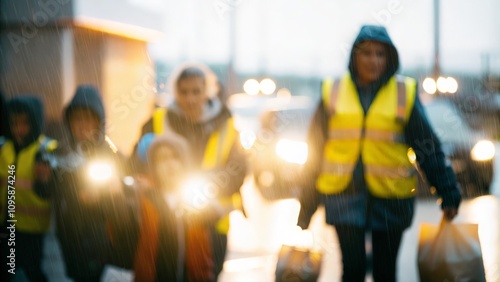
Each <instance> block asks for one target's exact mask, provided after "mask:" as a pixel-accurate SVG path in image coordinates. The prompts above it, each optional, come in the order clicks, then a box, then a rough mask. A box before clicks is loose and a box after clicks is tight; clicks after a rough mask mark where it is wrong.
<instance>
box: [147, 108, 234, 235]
mask: <svg viewBox="0 0 500 282" xmlns="http://www.w3.org/2000/svg"><path fill="white" fill-rule="evenodd" d="M168 130H170V126H169V125H168V119H167V109H166V108H158V109H156V110H155V112H154V113H153V132H154V133H155V134H156V135H160V134H163V133H165V132H167V131H168ZM237 136H238V133H237V131H236V129H235V127H234V120H233V118H229V119H228V120H227V121H226V123H225V124H224V125H223V126H222V127H221V128H220V129H219V130H217V131H215V132H212V134H211V135H210V137H209V139H208V142H207V145H206V147H205V151H204V155H203V160H202V165H201V167H202V168H203V169H204V170H210V169H214V168H217V167H223V166H225V165H226V163H227V161H228V158H229V153H230V151H231V148H232V147H233V144H234V142H235V141H236V138H237ZM219 203H220V204H221V206H222V207H224V208H227V210H232V209H238V208H241V196H240V195H239V193H236V194H235V195H233V196H230V197H225V198H220V199H219ZM216 229H217V230H218V231H219V233H221V234H227V232H228V231H229V214H227V215H226V216H224V217H223V218H221V219H220V220H219V221H218V222H217V225H216Z"/></svg>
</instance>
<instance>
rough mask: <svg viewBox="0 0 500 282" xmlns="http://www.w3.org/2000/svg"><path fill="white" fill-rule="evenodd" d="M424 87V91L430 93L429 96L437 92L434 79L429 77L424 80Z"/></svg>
mask: <svg viewBox="0 0 500 282" xmlns="http://www.w3.org/2000/svg"><path fill="white" fill-rule="evenodd" d="M422 86H423V87H424V91H425V92H427V93H429V94H431V95H432V94H435V93H436V90H437V86H436V82H435V81H434V79H432V78H430V77H427V78H426V79H424V82H423V83H422Z"/></svg>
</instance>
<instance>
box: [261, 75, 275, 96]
mask: <svg viewBox="0 0 500 282" xmlns="http://www.w3.org/2000/svg"><path fill="white" fill-rule="evenodd" d="M274 90H276V83H274V81H273V80H272V79H270V78H266V79H263V80H262V81H261V82H260V91H261V92H262V93H264V94H266V95H271V94H273V93H274Z"/></svg>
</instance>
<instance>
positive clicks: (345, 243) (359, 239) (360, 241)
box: [335, 225, 403, 282]
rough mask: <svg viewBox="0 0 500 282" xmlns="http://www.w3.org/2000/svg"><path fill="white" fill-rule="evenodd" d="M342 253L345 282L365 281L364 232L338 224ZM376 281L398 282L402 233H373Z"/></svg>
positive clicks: (399, 231) (361, 229)
mask: <svg viewBox="0 0 500 282" xmlns="http://www.w3.org/2000/svg"><path fill="white" fill-rule="evenodd" d="M335 229H336V230H337V234H338V238H339V243H340V249H341V251H342V263H343V273H342V281H346V282H347V281H348V282H356V281H359V282H364V281H365V275H366V269H367V261H366V250H365V232H366V231H365V229H364V228H358V227H354V226H349V225H336V226H335ZM371 235H372V236H371V237H372V252H373V280H374V281H376V282H379V281H380V282H382V281H384V282H391V281H396V262H397V255H398V250H399V246H400V244H401V237H402V235H403V230H387V231H377V230H372V234H371Z"/></svg>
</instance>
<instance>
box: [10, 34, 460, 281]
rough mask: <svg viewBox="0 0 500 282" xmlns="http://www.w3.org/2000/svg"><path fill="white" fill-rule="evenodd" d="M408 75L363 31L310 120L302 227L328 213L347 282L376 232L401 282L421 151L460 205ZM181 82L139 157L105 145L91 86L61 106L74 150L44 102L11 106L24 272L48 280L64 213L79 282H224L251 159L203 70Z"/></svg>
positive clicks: (362, 265)
mask: <svg viewBox="0 0 500 282" xmlns="http://www.w3.org/2000/svg"><path fill="white" fill-rule="evenodd" d="M398 67H399V59H398V54H397V50H396V48H395V47H394V44H393V43H392V41H391V39H390V37H389V35H388V34H387V32H386V30H385V29H384V28H383V27H379V26H364V27H363V28H362V29H361V31H360V33H359V35H358V37H357V38H356V40H355V42H354V44H353V48H352V52H351V56H350V62H349V70H348V73H347V74H346V75H345V76H343V77H342V78H340V79H338V80H325V81H324V83H323V86H322V99H321V101H320V104H319V106H318V108H317V110H316V114H315V115H314V117H313V119H312V122H311V130H310V133H309V141H308V143H309V152H310V153H309V159H308V162H307V163H306V165H305V167H304V169H305V170H304V172H305V173H304V175H303V177H302V181H301V183H300V185H301V186H302V187H303V193H302V196H301V197H300V202H301V205H302V208H301V212H300V215H299V225H300V226H301V227H303V228H307V226H308V224H309V221H310V218H311V216H312V214H313V213H314V212H315V211H316V208H317V206H318V205H319V204H323V205H325V208H326V220H327V223H328V224H331V225H333V226H334V227H335V228H336V231H337V235H338V238H339V242H340V247H341V251H342V262H343V281H364V277H365V273H366V268H367V267H366V259H365V257H366V253H365V243H364V242H365V232H366V231H367V230H368V231H371V232H372V240H373V261H374V266H373V269H374V279H375V281H395V273H396V257H397V253H398V249H399V246H400V242H401V237H402V234H403V231H404V230H405V229H406V228H408V226H410V224H411V220H412V217H413V210H414V200H415V188H416V181H417V179H416V173H415V170H414V167H413V164H412V163H411V162H410V161H409V160H408V157H407V151H408V149H409V148H410V147H412V148H414V150H415V151H416V152H417V162H418V164H419V165H420V167H421V168H422V170H423V171H424V172H425V173H426V175H427V179H428V181H429V182H430V183H431V184H432V185H433V186H435V187H436V189H437V191H438V192H439V194H440V195H441V197H442V208H443V211H444V215H445V217H446V218H448V219H452V218H453V217H454V216H455V215H456V214H457V212H458V206H459V204H460V201H461V197H460V192H459V190H458V186H457V183H456V179H455V176H454V174H453V171H452V170H451V169H450V168H449V166H447V165H446V164H445V159H444V154H443V152H442V150H441V147H440V144H439V140H438V139H437V137H436V136H435V134H434V133H433V131H432V128H431V127H430V125H429V123H428V121H427V119H426V117H425V114H424V111H423V110H422V106H421V104H420V102H419V99H418V95H417V93H418V92H417V84H416V81H415V80H413V79H411V78H404V77H403V78H401V77H399V76H396V71H397V69H398ZM173 86H174V87H173V94H174V101H173V103H171V104H170V105H168V106H167V107H162V108H157V109H156V110H155V111H154V112H153V114H152V117H151V119H150V120H149V121H148V122H147V123H146V124H145V125H144V126H143V128H142V134H141V138H140V140H139V141H138V142H137V145H136V146H135V149H134V152H133V154H132V156H131V157H130V158H129V159H127V158H125V157H124V156H122V155H120V153H119V152H117V151H116V147H114V145H113V144H112V142H111V140H110V139H109V138H108V137H107V136H106V132H105V121H106V120H105V116H106V114H105V111H104V106H103V103H102V98H101V94H100V93H99V91H98V90H97V89H96V88H95V87H93V86H90V85H82V86H80V87H78V89H77V90H76V92H75V94H74V96H73V99H72V100H71V102H70V103H69V104H68V105H67V106H66V108H65V110H64V113H63V118H64V123H65V125H66V130H67V133H68V134H67V135H66V136H67V138H66V139H67V140H65V141H66V142H60V143H66V145H64V146H61V145H59V144H58V142H57V141H56V140H53V139H50V138H49V137H46V136H44V135H43V134H42V129H43V118H44V114H43V105H42V103H41V102H40V100H39V99H38V98H36V97H34V96H29V95H18V96H15V97H14V98H12V99H11V100H9V101H8V102H7V103H6V105H5V108H4V109H3V110H2V120H5V125H6V128H5V131H4V132H3V133H2V135H3V136H4V137H3V139H2V140H1V142H0V146H1V147H0V166H1V167H2V168H1V171H0V176H1V178H2V184H1V187H0V209H1V213H0V226H1V232H2V233H3V234H9V230H8V227H9V226H10V225H11V223H10V222H9V217H8V214H9V212H10V210H9V208H8V207H9V205H10V202H9V201H8V199H9V200H10V199H11V198H7V196H8V195H11V194H10V193H11V192H9V191H10V190H12V189H11V188H10V187H9V185H10V184H9V185H8V183H9V182H8V181H9V170H7V167H9V166H11V165H13V164H14V165H15V172H14V173H12V175H11V176H15V183H14V185H10V186H13V187H15V219H17V222H16V223H15V228H16V232H15V242H16V243H15V266H16V271H18V270H19V269H22V270H23V272H24V273H25V274H26V276H27V277H28V279H29V280H30V281H46V280H47V279H46V277H45V275H44V274H43V272H42V270H41V258H42V252H43V236H44V234H45V233H46V232H47V231H48V229H49V226H50V224H51V213H53V214H54V215H55V226H56V235H57V238H58V239H59V242H60V246H61V249H62V254H63V257H64V263H65V267H66V273H67V275H68V276H69V277H70V278H72V279H73V280H74V281H98V280H99V279H100V277H101V275H102V272H103V270H104V267H105V265H106V264H112V265H117V266H119V267H122V268H127V269H132V270H133V271H134V277H135V278H134V279H135V281H216V280H217V277H218V275H219V274H220V272H221V271H222V268H223V263H224V258H225V254H226V248H227V233H228V230H229V213H230V211H232V210H234V209H236V208H239V207H241V196H240V195H239V189H240V186H241V185H242V183H243V180H244V178H245V175H246V173H247V164H246V159H245V153H244V151H243V149H242V148H241V145H240V142H239V135H238V133H237V131H236V129H235V127H234V121H233V118H232V116H231V113H230V111H229V110H228V108H227V107H226V105H224V103H222V102H221V101H220V100H219V99H218V98H217V97H212V96H210V95H208V87H207V70H206V69H204V67H201V66H188V67H184V68H182V69H181V70H180V71H179V73H178V74H177V76H176V77H175V78H174V85H173ZM423 140H426V141H429V140H430V141H431V142H430V143H431V145H432V146H431V148H428V147H426V148H422V146H423V145H422V144H424V145H427V144H429V142H422V141H423ZM419 151H423V152H425V154H426V155H424V156H422V155H420V154H418V152H419ZM126 175H131V176H132V177H133V180H134V181H131V178H129V179H128V180H125V179H126V178H125V176H126ZM11 178H12V177H11ZM194 180H199V181H198V182H194ZM12 203H14V202H12ZM0 239H1V243H0V248H1V258H0V260H1V262H0V263H1V267H0V269H1V274H0V275H1V277H2V281H9V280H10V279H12V275H11V273H9V272H8V269H9V266H8V263H9V258H8V255H9V253H10V252H11V251H12V249H11V248H14V247H11V246H10V245H8V243H7V242H8V237H5V236H4V237H2V238H0Z"/></svg>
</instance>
